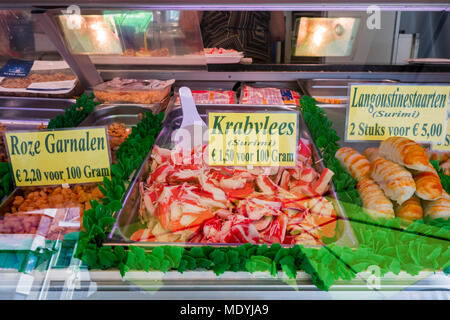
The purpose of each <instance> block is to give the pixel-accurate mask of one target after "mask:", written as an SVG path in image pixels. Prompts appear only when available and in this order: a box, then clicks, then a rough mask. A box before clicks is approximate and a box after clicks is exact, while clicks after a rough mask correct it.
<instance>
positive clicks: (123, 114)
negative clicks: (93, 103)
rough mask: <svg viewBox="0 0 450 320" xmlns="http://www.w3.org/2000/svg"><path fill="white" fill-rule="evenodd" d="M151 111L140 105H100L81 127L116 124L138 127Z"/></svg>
mask: <svg viewBox="0 0 450 320" xmlns="http://www.w3.org/2000/svg"><path fill="white" fill-rule="evenodd" d="M148 111H149V109H148V108H146V107H143V106H140V105H123V104H118V105H99V106H97V107H96V108H95V110H94V112H92V113H91V114H90V115H88V116H87V117H86V119H84V120H83V122H81V123H80V125H79V126H80V127H90V126H102V125H110V124H112V123H115V122H120V123H124V124H126V125H127V126H129V127H130V126H135V125H137V124H138V123H139V122H140V121H141V119H140V116H143V115H144V114H145V113H146V112H148Z"/></svg>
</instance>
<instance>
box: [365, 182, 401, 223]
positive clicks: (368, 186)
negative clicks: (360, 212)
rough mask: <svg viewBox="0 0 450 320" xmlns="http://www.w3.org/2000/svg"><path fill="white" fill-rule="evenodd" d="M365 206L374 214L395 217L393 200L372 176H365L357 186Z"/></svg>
mask: <svg viewBox="0 0 450 320" xmlns="http://www.w3.org/2000/svg"><path fill="white" fill-rule="evenodd" d="M356 188H357V190H358V192H359V194H360V196H361V200H362V202H363V206H364V208H366V209H368V211H369V213H370V214H371V215H372V216H376V217H385V218H393V217H394V207H393V205H392V202H391V201H390V200H389V199H388V198H387V197H386V196H385V195H384V193H383V191H382V190H381V188H380V187H379V186H378V184H376V183H375V181H373V180H372V179H370V178H363V179H362V180H361V181H359V182H358V185H357V186H356Z"/></svg>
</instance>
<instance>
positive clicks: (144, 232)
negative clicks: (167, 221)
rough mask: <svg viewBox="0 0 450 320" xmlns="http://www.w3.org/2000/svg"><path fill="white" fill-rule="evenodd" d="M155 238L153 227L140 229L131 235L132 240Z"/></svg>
mask: <svg viewBox="0 0 450 320" xmlns="http://www.w3.org/2000/svg"><path fill="white" fill-rule="evenodd" d="M152 238H153V234H152V230H151V229H140V230H138V231H136V232H135V233H133V234H132V235H131V237H130V240H131V241H151V240H150V239H152Z"/></svg>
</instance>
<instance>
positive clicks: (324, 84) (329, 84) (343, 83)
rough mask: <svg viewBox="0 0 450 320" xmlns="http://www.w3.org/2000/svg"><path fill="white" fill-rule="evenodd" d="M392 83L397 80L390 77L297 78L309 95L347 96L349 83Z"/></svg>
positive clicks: (305, 92)
mask: <svg viewBox="0 0 450 320" xmlns="http://www.w3.org/2000/svg"><path fill="white" fill-rule="evenodd" d="M370 82H374V83H394V82H397V81H394V80H390V79H383V80H351V79H345V78H341V79H324V78H318V79H312V80H299V85H300V86H301V87H302V89H303V90H304V94H307V95H309V96H314V97H315V96H337V97H345V98H347V97H348V86H349V84H350V83H370Z"/></svg>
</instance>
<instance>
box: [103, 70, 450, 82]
mask: <svg viewBox="0 0 450 320" xmlns="http://www.w3.org/2000/svg"><path fill="white" fill-rule="evenodd" d="M99 72H100V75H101V76H102V78H103V79H105V80H110V79H112V78H114V77H122V78H126V77H128V78H130V77H131V78H136V79H144V78H146V77H148V75H149V72H150V71H149V70H108V69H99ZM151 76H152V77H153V78H155V79H160V80H169V79H175V80H176V81H191V80H193V79H202V80H203V81H297V80H298V79H342V77H345V78H346V79H366V80H384V79H392V80H395V81H401V82H448V81H449V79H450V73H445V72H442V73H436V72H420V73H415V72H396V73H394V72H329V71H323V72H311V71H299V72H294V71H292V72H291V71H286V72H273V71H248V72H239V71H236V72H207V71H163V70H156V69H155V70H152V71H151Z"/></svg>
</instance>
